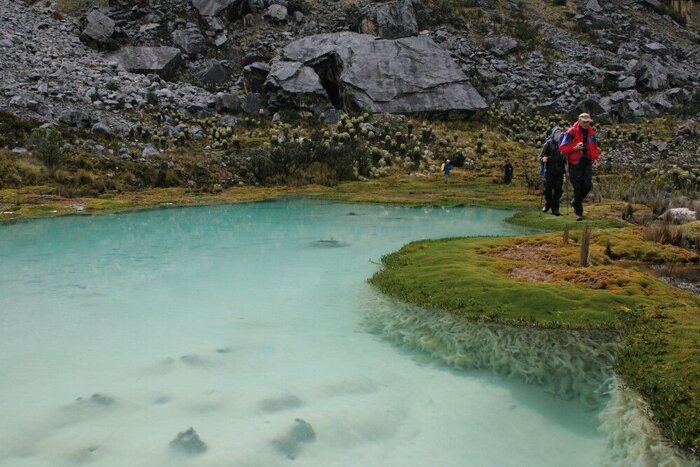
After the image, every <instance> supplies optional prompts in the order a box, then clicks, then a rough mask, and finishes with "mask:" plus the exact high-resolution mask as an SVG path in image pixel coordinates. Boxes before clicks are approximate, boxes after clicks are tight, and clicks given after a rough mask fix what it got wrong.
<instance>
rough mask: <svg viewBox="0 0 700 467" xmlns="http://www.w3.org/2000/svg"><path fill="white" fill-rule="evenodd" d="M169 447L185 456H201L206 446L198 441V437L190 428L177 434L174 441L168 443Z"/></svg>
mask: <svg viewBox="0 0 700 467" xmlns="http://www.w3.org/2000/svg"><path fill="white" fill-rule="evenodd" d="M170 447H171V448H173V449H178V450H180V451H182V452H184V453H186V454H201V453H203V452H204V451H206V450H207V445H206V444H205V443H204V441H202V440H201V439H199V435H198V434H197V432H196V431H194V428H192V427H190V428H189V429H188V430H187V431H181V432H180V433H178V434H177V436H176V437H175V439H173V440H172V441H170Z"/></svg>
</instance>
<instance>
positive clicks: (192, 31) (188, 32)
mask: <svg viewBox="0 0 700 467" xmlns="http://www.w3.org/2000/svg"><path fill="white" fill-rule="evenodd" d="M172 40H173V45H174V46H176V47H179V48H180V50H182V51H183V52H185V53H186V54H187V55H190V56H193V57H194V56H196V55H198V54H200V53H202V51H203V50H204V47H205V45H206V43H205V40H204V36H203V35H202V33H201V32H199V29H197V28H189V29H178V30H177V31H173V33H172Z"/></svg>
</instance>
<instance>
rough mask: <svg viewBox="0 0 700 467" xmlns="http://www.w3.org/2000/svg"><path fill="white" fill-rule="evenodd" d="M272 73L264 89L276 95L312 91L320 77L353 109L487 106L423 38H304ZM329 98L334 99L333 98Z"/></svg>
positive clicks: (338, 35) (350, 35)
mask: <svg viewBox="0 0 700 467" xmlns="http://www.w3.org/2000/svg"><path fill="white" fill-rule="evenodd" d="M285 62H287V63H285ZM289 62H292V63H289ZM294 62H296V63H297V65H295V64H294ZM309 68H312V69H313V70H314V74H316V75H317V76H318V81H316V78H314V76H313V74H312V73H311V71H310V70H309ZM272 69H274V70H276V73H275V74H273V73H272ZM272 69H271V71H270V75H272V76H271V78H270V79H268V81H267V83H266V87H268V88H269V87H272V86H271V85H272V84H273V83H275V84H276V85H277V89H276V90H277V91H280V90H281V91H284V90H285V88H286V87H289V88H294V87H296V86H298V85H300V84H303V86H304V92H308V91H307V89H308V90H310V91H311V92H313V93H316V91H318V90H319V89H318V82H323V79H325V80H326V82H327V83H328V86H329V87H330V88H334V87H335V88H337V89H336V90H333V89H332V91H333V93H337V95H338V99H340V100H341V101H342V104H343V105H344V106H346V107H349V108H353V109H354V110H365V111H369V112H390V113H414V112H444V111H452V110H461V111H474V110H480V109H484V108H486V107H487V104H486V102H485V101H484V99H483V98H482V97H481V96H480V95H479V93H478V92H477V91H476V89H474V88H473V87H472V85H471V84H470V83H469V80H468V79H467V77H466V75H465V74H464V72H463V71H462V69H461V68H460V66H459V65H458V64H457V63H456V62H455V61H454V60H453V59H452V57H451V56H450V54H449V53H448V52H447V51H445V50H444V49H443V48H441V47H439V46H438V45H437V44H436V43H435V42H434V41H433V40H432V39H431V38H429V37H427V36H415V37H407V38H402V39H395V40H390V39H376V38H375V37H373V36H369V35H366V34H357V33H351V32H344V33H330V34H318V35H314V36H308V37H305V38H302V39H299V40H296V41H293V42H291V43H290V44H288V45H287V46H286V47H285V48H284V49H283V50H282V52H281V54H280V57H279V58H278V59H277V60H275V61H274V62H273V65H272ZM280 71H284V73H281V72H280ZM293 71H294V72H293ZM319 73H320V74H321V76H319V75H318V74H319ZM302 77H303V80H302V79H300V78H302ZM322 77H323V78H322ZM329 98H330V99H331V101H333V100H334V98H335V96H333V95H331V94H329ZM334 103H336V102H334ZM339 103H340V102H337V104H339Z"/></svg>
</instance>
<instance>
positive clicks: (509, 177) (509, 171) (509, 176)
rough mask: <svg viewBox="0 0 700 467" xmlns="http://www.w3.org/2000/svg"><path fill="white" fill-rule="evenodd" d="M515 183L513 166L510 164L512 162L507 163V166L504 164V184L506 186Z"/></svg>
mask: <svg viewBox="0 0 700 467" xmlns="http://www.w3.org/2000/svg"><path fill="white" fill-rule="evenodd" d="M512 181H513V165H512V164H511V163H510V161H506V163H505V164H503V183H505V184H506V185H510V183H511V182H512Z"/></svg>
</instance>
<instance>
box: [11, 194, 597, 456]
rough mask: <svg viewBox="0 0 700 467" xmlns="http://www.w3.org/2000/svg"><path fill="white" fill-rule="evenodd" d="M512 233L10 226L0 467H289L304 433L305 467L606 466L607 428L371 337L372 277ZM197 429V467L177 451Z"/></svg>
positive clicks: (307, 217) (388, 217) (471, 215)
mask: <svg viewBox="0 0 700 467" xmlns="http://www.w3.org/2000/svg"><path fill="white" fill-rule="evenodd" d="M509 215H510V214H509V213H508V212H506V211H501V210H489V209H476V208H463V209H438V208H436V209H426V208H408V207H386V206H375V205H356V204H340V203H330V202H320V201H312V200H300V199H288V200H282V201H275V202H265V203H254V204H241V205H232V206H215V207H202V208H182V209H167V210H154V211H146V212H140V213H132V214H123V215H114V216H104V217H78V218H59V219H51V220H41V221H32V222H27V223H20V224H16V225H6V226H0V414H2V418H3V423H1V424H0V466H13V467H14V466H55V465H77V464H83V463H89V465H100V466H124V465H131V466H159V465H163V466H169V465H175V466H177V465H197V466H220V465H227V466H230V465H233V466H277V465H289V463H290V462H292V461H291V460H290V459H288V457H287V456H286V454H285V452H281V451H280V449H279V443H275V439H279V438H280V437H283V436H284V435H285V433H287V432H288V431H289V430H290V429H291V428H293V427H294V426H295V421H294V420H295V419H296V418H299V419H303V420H305V421H307V422H308V423H310V424H311V426H312V427H313V428H314V431H315V433H316V440H315V441H313V442H308V443H302V444H300V445H299V449H298V451H297V452H296V453H295V457H296V459H295V460H294V461H293V462H295V463H296V464H297V465H303V466H382V467H384V466H426V465H435V466H471V465H474V466H485V465H494V466H496V465H497V466H526V465H532V466H561V465H567V466H577V465H581V466H585V465H597V464H598V463H599V459H600V456H601V453H602V452H603V450H604V438H603V437H602V435H600V434H599V433H598V432H597V431H596V423H597V422H596V416H597V414H596V413H594V412H589V411H586V410H585V409H584V408H582V407H580V406H579V405H578V404H576V403H570V402H566V401H562V400H559V399H556V398H554V397H552V396H549V395H547V394H545V393H544V392H543V391H541V390H540V389H539V388H537V387H535V386H528V385H525V384H521V383H519V382H517V381H511V380H505V379H503V378H500V377H497V376H493V375H490V374H488V373H485V372H477V371H475V372H453V371H449V370H446V369H444V368H440V367H438V366H436V365H432V364H426V363H425V361H424V360H423V359H421V358H420V357H419V356H417V355H415V354H413V353H411V352H408V351H405V350H402V349H398V348H396V347H394V346H392V345H390V344H388V343H386V342H383V341H381V340H380V339H378V338H377V337H376V336H373V335H370V334H368V333H367V332H366V331H365V330H364V329H363V328H362V326H361V324H360V323H361V320H362V316H363V313H365V312H366V311H367V310H368V309H370V308H372V307H381V306H390V305H387V303H386V301H383V300H379V299H378V295H377V292H376V291H374V290H373V289H372V288H371V287H370V286H369V285H367V284H366V282H365V280H366V279H367V278H368V277H369V276H370V275H371V274H372V273H373V272H374V271H376V268H377V266H376V265H375V264H373V263H372V262H370V259H371V260H373V261H378V260H379V259H380V257H381V255H383V254H386V253H389V252H391V251H393V250H396V249H397V248H399V247H400V246H401V245H403V244H405V243H407V242H409V241H411V240H417V239H421V238H440V237H450V236H465V235H508V234H513V233H515V232H516V230H515V228H514V227H512V226H509V225H507V224H505V223H504V222H503V220H504V219H505V218H506V217H508V216H509ZM494 293H497V291H494ZM95 393H99V394H101V395H103V396H104V397H97V398H92V399H91V398H90V396H91V395H92V394H95ZM81 397H82V399H80V400H76V399H77V398H81ZM190 426H191V427H194V429H195V430H196V431H197V432H198V433H199V435H200V436H201V439H202V440H203V441H204V442H205V443H206V444H207V446H208V449H207V451H206V452H204V453H203V454H199V455H186V454H183V453H181V452H178V451H176V450H173V449H170V448H169V447H168V443H169V442H170V441H171V440H172V439H173V438H174V437H175V435H176V434H177V433H178V432H182V431H185V430H186V429H187V428H189V427H190Z"/></svg>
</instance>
